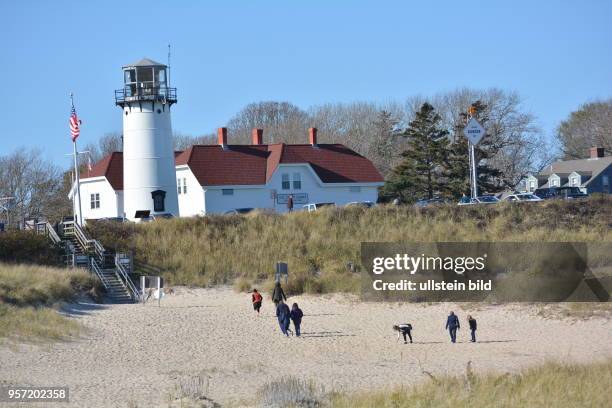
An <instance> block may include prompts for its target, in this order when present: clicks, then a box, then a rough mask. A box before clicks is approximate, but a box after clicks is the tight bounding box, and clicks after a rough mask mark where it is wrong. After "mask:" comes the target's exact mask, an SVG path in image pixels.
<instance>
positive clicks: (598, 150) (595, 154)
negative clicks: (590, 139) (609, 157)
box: [590, 147, 604, 159]
mask: <svg viewBox="0 0 612 408" xmlns="http://www.w3.org/2000/svg"><path fill="white" fill-rule="evenodd" d="M590 152H591V159H598V158H600V157H604V148H603V147H591V149H590Z"/></svg>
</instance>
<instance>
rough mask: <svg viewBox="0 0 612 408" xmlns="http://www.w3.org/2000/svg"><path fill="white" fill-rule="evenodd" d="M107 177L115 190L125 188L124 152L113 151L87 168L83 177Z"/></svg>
mask: <svg viewBox="0 0 612 408" xmlns="http://www.w3.org/2000/svg"><path fill="white" fill-rule="evenodd" d="M90 177H106V179H107V180H108V182H109V183H110V185H111V186H112V187H113V190H123V153H121V152H113V153H111V154H109V155H108V156H106V157H105V158H103V159H102V160H100V161H99V162H97V163H96V164H94V165H93V166H92V167H91V171H89V170H86V171H85V173H84V174H83V176H82V177H81V178H84V179H85V178H90Z"/></svg>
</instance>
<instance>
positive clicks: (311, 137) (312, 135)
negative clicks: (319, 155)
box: [308, 127, 317, 146]
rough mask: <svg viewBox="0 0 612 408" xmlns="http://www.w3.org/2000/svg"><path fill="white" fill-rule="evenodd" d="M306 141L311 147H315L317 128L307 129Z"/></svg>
mask: <svg viewBox="0 0 612 408" xmlns="http://www.w3.org/2000/svg"><path fill="white" fill-rule="evenodd" d="M308 141H309V142H310V144H311V145H313V146H316V145H317V128H314V127H311V128H310V129H308Z"/></svg>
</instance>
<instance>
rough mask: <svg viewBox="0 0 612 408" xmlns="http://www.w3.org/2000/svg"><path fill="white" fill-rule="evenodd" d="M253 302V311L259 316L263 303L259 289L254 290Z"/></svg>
mask: <svg viewBox="0 0 612 408" xmlns="http://www.w3.org/2000/svg"><path fill="white" fill-rule="evenodd" d="M251 300H252V302H253V309H254V310H255V311H256V312H257V314H259V309H261V302H263V297H262V296H261V293H259V292H258V291H257V289H253V295H252V296H251Z"/></svg>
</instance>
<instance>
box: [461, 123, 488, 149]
mask: <svg viewBox="0 0 612 408" xmlns="http://www.w3.org/2000/svg"><path fill="white" fill-rule="evenodd" d="M485 133H486V131H485V129H484V128H483V127H482V125H481V124H480V123H478V121H477V120H476V119H474V118H471V119H470V121H469V122H468V124H467V126H466V127H465V129H463V134H464V135H465V137H467V139H468V140H469V141H470V143H472V144H473V145H476V144H478V142H480V139H482V138H483V136H484V135H485Z"/></svg>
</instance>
